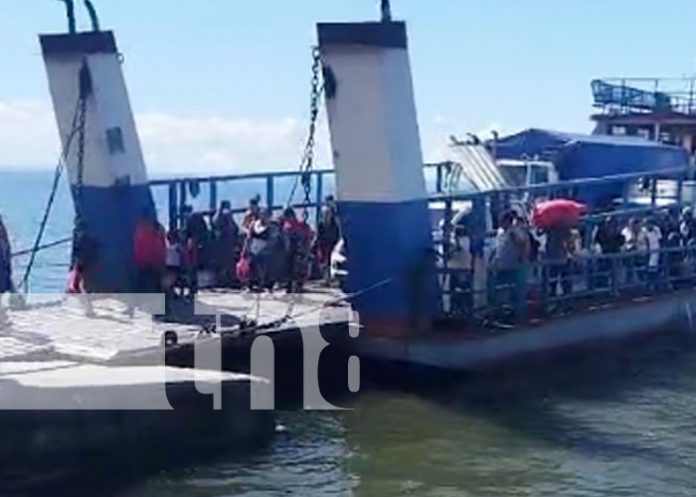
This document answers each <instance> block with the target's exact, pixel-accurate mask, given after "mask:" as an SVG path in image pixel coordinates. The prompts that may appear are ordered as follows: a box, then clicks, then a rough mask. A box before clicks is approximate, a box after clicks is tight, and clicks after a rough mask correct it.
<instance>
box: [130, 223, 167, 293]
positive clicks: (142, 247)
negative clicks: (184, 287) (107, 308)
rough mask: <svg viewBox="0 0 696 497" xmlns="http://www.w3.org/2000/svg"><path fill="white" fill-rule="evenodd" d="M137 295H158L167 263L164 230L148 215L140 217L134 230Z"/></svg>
mask: <svg viewBox="0 0 696 497" xmlns="http://www.w3.org/2000/svg"><path fill="white" fill-rule="evenodd" d="M133 258H134V262H135V268H136V282H135V290H136V292H137V293H160V292H161V291H162V278H163V276H164V270H165V267H166V261H167V245H166V241H165V234H164V228H163V227H162V226H161V225H160V224H159V223H158V222H157V221H156V220H155V219H154V218H153V216H152V215H151V214H150V213H143V214H142V215H141V216H140V219H139V221H138V224H137V225H136V228H135V237H134V254H133Z"/></svg>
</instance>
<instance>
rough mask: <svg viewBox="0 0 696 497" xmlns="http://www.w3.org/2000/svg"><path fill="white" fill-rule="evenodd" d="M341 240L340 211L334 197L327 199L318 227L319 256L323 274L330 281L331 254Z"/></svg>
mask: <svg viewBox="0 0 696 497" xmlns="http://www.w3.org/2000/svg"><path fill="white" fill-rule="evenodd" d="M340 239H341V228H340V224H339V219H338V211H337V209H336V204H335V203H334V201H333V197H327V198H326V201H325V203H324V206H323V207H322V210H321V218H320V219H319V225H318V226H317V256H318V258H319V265H320V267H321V269H322V274H323V275H324V277H325V279H326V280H327V281H328V280H329V278H330V269H331V254H332V253H333V250H334V248H336V245H337V244H338V242H339V241H340Z"/></svg>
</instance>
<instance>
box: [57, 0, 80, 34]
mask: <svg viewBox="0 0 696 497" xmlns="http://www.w3.org/2000/svg"><path fill="white" fill-rule="evenodd" d="M60 1H61V2H63V3H64V4H65V14H66V16H67V18H68V33H70V34H71V35H74V34H75V33H77V24H76V23H75V3H74V0H60Z"/></svg>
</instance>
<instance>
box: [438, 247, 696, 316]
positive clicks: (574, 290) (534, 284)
mask: <svg viewBox="0 0 696 497" xmlns="http://www.w3.org/2000/svg"><path fill="white" fill-rule="evenodd" d="M651 254H652V255H657V254H659V262H658V264H657V265H655V266H652V267H651V266H650V265H649V257H650V255H651ZM483 271H485V273H486V274H485V278H484V279H483V280H482V281H484V282H485V284H484V285H479V287H480V286H483V288H479V289H475V283H474V280H475V279H476V278H477V276H476V275H475V274H474V271H473V270H455V269H447V268H440V269H439V274H440V286H441V292H442V296H443V298H444V300H445V306H444V313H443V317H446V318H450V319H457V320H467V321H472V322H473V321H478V322H483V321H487V320H496V319H497V318H501V317H503V316H505V317H510V318H513V319H514V314H515V312H519V311H520V310H522V314H523V316H524V317H523V318H522V319H521V320H523V321H526V320H528V319H539V318H543V317H546V316H549V315H553V314H554V313H557V312H568V311H573V312H577V311H582V310H586V309H590V308H593V307H596V306H598V305H607V304H616V303H620V302H622V301H626V300H630V299H632V298H643V297H645V296H659V295H666V294H669V293H670V292H673V291H677V290H680V289H689V288H691V289H693V285H694V283H696V246H678V247H672V248H663V249H661V250H659V251H654V252H621V253H617V254H606V255H600V254H585V255H582V256H578V257H575V258H572V259H567V260H563V261H546V260H542V261H534V262H530V263H528V264H526V265H525V271H526V279H525V280H524V281H523V282H522V285H521V287H520V286H519V284H520V282H519V281H518V282H516V283H511V282H510V281H509V278H506V277H502V275H505V272H504V271H499V270H497V269H496V268H495V267H488V268H484V269H483ZM478 277H479V278H480V276H478ZM516 304H517V305H516ZM518 320H519V316H518Z"/></svg>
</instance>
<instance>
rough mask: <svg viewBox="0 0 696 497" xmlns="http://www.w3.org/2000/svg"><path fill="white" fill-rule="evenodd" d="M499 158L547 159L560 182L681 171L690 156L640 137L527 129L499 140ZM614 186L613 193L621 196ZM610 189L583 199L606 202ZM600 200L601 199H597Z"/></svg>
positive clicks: (674, 147) (684, 151)
mask: <svg viewBox="0 0 696 497" xmlns="http://www.w3.org/2000/svg"><path fill="white" fill-rule="evenodd" d="M496 153H497V158H499V159H517V160H523V159H533V158H538V159H540V160H548V161H551V162H553V163H554V165H555V166H556V170H557V171H558V176H559V179H560V180H562V181H563V180H574V179H583V178H598V177H602V176H614V175H617V174H631V173H641V172H649V173H656V172H659V171H664V170H668V169H670V170H674V169H680V168H684V169H686V168H687V166H688V164H689V156H688V154H687V152H686V150H685V149H683V148H681V147H676V146H671V145H663V144H660V143H656V142H652V141H649V140H646V139H644V138H639V137H626V136H608V135H580V134H572V133H561V132H557V131H547V130H541V129H528V130H526V131H522V132H521V133H517V134H515V135H510V136H507V137H504V138H501V139H500V140H499V141H498V144H497V149H496ZM616 190H617V186H616V185H614V187H613V193H614V194H616V195H620V194H621V191H620V190H619V191H618V192H617V191H616ZM609 193H610V192H609V190H607V189H606V188H603V189H602V193H601V195H600V192H599V191H595V192H593V195H591V196H592V197H593V198H587V197H589V196H588V195H585V197H586V200H591V201H600V200H608V199H606V198H604V197H607V196H608V195H609ZM599 197H603V198H602V199H600V198H599Z"/></svg>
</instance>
